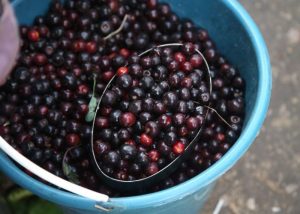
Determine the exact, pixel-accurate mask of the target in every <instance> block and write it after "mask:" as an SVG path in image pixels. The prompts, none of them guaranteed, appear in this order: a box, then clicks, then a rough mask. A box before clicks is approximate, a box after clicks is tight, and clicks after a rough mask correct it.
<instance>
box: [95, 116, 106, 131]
mask: <svg viewBox="0 0 300 214" xmlns="http://www.w3.org/2000/svg"><path fill="white" fill-rule="evenodd" d="M95 125H96V127H97V128H100V129H105V128H108V127H109V121H108V119H107V118H106V117H101V116H100V117H97V118H96V120H95Z"/></svg>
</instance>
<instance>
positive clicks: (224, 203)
mask: <svg viewBox="0 0 300 214" xmlns="http://www.w3.org/2000/svg"><path fill="white" fill-rule="evenodd" d="M240 2H241V3H242V4H243V5H244V6H245V8H246V9H247V10H248V11H249V13H250V14H251V16H252V17H253V18H254V20H255V21H256V23H257V24H258V25H259V27H260V29H261V31H262V33H263V35H264V38H265V40H266V42H267V45H268V48H269V52H270V56H271V63H272V67H273V68H272V70H273V92H272V100H271V106H270V108H269V112H268V117H267V119H266V122H265V123H264V126H263V128H262V130H261V132H260V134H259V136H258V138H257V140H256V142H255V144H253V146H252V147H251V149H250V150H249V151H248V153H247V154H246V155H245V156H244V157H243V158H242V159H241V160H240V161H239V162H238V164H237V165H236V166H235V167H234V168H233V169H231V170H230V171H229V172H228V173H226V174H225V176H223V177H222V179H221V180H220V181H219V182H218V183H217V185H216V188H215V191H214V192H213V194H212V196H211V197H210V199H209V200H208V203H207V204H206V207H205V208H204V211H203V213H204V214H210V213H214V214H227V213H228V214H240V213H242V214H248V213H249V214H251V213H285V214H298V213H300V204H299V199H300V173H299V171H300V140H299V138H300V132H299V127H300V118H299V116H300V95H299V91H300V84H299V83H300V77H299V75H300V69H299V66H300V63H299V61H300V60H299V59H300V1H299V0H285V1H283V0H256V1H254V0H240ZM1 195H5V198H4V197H3V196H1ZM216 208H218V209H216ZM5 209H12V210H13V214H40V213H43V214H59V213H60V212H59V211H58V209H57V208H56V207H55V206H53V205H52V204H49V203H47V202H45V201H43V200H41V199H38V198H36V197H34V196H32V195H31V193H30V192H27V191H26V190H22V189H20V188H18V187H16V186H15V185H14V184H13V183H11V182H10V181H9V180H7V179H6V178H5V177H4V176H3V175H0V210H1V211H0V213H1V214H2V213H6V211H5Z"/></svg>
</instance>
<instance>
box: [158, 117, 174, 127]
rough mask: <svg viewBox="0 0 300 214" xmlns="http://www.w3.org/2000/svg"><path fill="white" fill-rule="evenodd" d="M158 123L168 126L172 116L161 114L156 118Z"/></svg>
mask: <svg viewBox="0 0 300 214" xmlns="http://www.w3.org/2000/svg"><path fill="white" fill-rule="evenodd" d="M158 123H159V125H160V126H161V127H162V128H167V127H168V126H170V125H171V123H172V118H171V116H168V115H165V114H163V115H161V116H160V117H159V118H158Z"/></svg>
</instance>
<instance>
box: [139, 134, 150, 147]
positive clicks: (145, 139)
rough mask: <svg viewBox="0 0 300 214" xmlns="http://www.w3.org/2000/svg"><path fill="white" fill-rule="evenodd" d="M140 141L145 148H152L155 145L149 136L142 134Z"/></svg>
mask: <svg viewBox="0 0 300 214" xmlns="http://www.w3.org/2000/svg"><path fill="white" fill-rule="evenodd" d="M140 141H141V144H142V145H144V146H151V145H152V143H153V139H152V138H151V137H150V136H149V135H147V134H142V135H141V139H140Z"/></svg>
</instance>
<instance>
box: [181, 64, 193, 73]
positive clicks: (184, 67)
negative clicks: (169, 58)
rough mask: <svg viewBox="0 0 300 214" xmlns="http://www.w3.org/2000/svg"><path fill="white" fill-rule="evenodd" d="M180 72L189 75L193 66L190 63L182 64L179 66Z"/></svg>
mask: <svg viewBox="0 0 300 214" xmlns="http://www.w3.org/2000/svg"><path fill="white" fill-rule="evenodd" d="M180 68H181V70H182V71H184V72H186V73H189V72H191V71H192V70H193V66H192V64H191V63H190V62H184V63H182V64H181V65H180Z"/></svg>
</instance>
